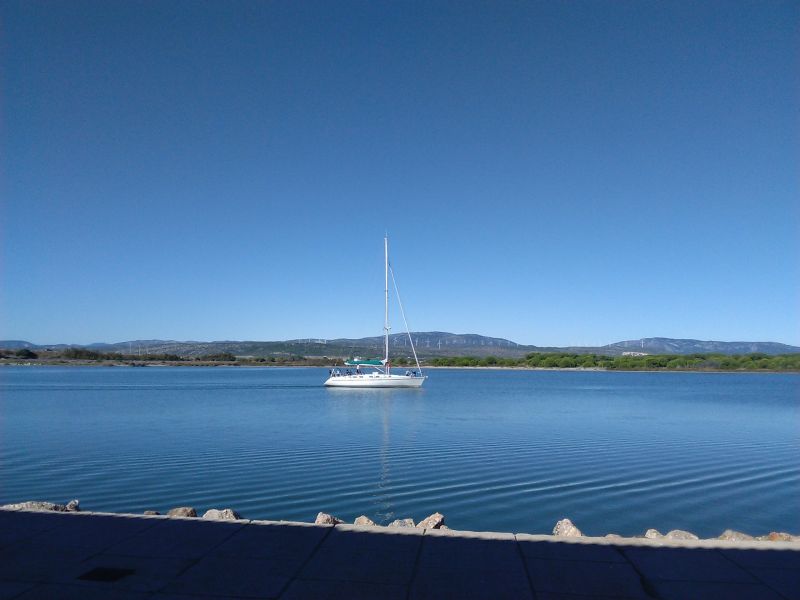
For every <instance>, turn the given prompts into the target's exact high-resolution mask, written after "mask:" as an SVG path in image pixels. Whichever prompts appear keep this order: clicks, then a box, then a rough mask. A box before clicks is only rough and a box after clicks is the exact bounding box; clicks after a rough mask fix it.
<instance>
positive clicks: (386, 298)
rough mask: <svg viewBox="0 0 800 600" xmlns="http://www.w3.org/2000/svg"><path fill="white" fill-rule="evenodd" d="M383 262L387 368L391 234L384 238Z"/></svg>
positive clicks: (387, 367) (387, 363)
mask: <svg viewBox="0 0 800 600" xmlns="http://www.w3.org/2000/svg"><path fill="white" fill-rule="evenodd" d="M383 263H384V285H383V296H384V301H385V302H384V319H383V333H384V351H385V352H384V359H385V360H386V369H387V372H388V369H389V236H385V237H384V238H383Z"/></svg>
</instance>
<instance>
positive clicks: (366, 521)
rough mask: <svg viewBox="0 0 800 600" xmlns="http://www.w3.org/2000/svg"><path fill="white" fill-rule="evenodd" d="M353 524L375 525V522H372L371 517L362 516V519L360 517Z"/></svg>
mask: <svg viewBox="0 0 800 600" xmlns="http://www.w3.org/2000/svg"><path fill="white" fill-rule="evenodd" d="M353 524H354V525H375V521H373V520H372V519H370V518H369V517H365V516H364V515H361V516H360V517H358V518H357V519H356V520H355V521H354V523H353Z"/></svg>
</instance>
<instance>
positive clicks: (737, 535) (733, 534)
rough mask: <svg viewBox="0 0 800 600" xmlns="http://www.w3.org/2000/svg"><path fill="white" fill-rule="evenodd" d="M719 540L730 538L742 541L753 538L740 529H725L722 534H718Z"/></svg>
mask: <svg viewBox="0 0 800 600" xmlns="http://www.w3.org/2000/svg"><path fill="white" fill-rule="evenodd" d="M719 539H721V540H732V541H734V542H744V541H749V540H753V539H755V538H754V537H753V536H752V535H747V534H746V533H742V532H741V531H734V530H733V529H726V530H725V531H723V532H722V535H721V536H719Z"/></svg>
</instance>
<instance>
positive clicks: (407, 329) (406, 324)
mask: <svg viewBox="0 0 800 600" xmlns="http://www.w3.org/2000/svg"><path fill="white" fill-rule="evenodd" d="M389 273H391V274H392V284H393V285H394V293H395V295H396V296H397V304H398V305H399V306H400V314H401V315H403V324H404V325H405V326H406V334H408V341H409V342H411V352H412V353H413V354H414V362H416V363H417V369H419V374H420V375H422V367H421V366H420V364H419V359H418V358H417V351H416V349H415V348H414V340H412V339H411V330H410V329H409V328H408V321H406V311H404V310H403V301H402V300H400V290H398V289H397V280H396V279H395V278H394V269H393V268H392V263H389Z"/></svg>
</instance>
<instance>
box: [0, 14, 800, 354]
mask: <svg viewBox="0 0 800 600" xmlns="http://www.w3.org/2000/svg"><path fill="white" fill-rule="evenodd" d="M0 19H1V20H0V44H1V46H0V56H1V58H0V60H1V61H2V65H1V66H2V73H1V74H0V76H1V77H2V80H1V82H0V83H1V84H2V87H1V88H0V89H2V95H1V97H0V100H1V104H0V110H1V111H2V114H1V115H0V119H1V120H0V126H1V127H2V129H0V149H1V150H2V174H1V175H0V177H2V187H0V193H1V194H2V207H1V208H0V211H1V212H0V217H2V222H1V224H0V235H1V236H2V246H1V248H2V254H1V258H0V269H1V270H0V284H1V286H0V289H1V291H0V311H1V314H0V339H25V340H29V341H33V342H36V343H56V342H65V343H90V342H95V341H109V342H111V341H121V340H127V339H138V338H162V339H178V340H219V339H250V340H273V339H286V338H303V337H326V338H333V337H360V336H366V335H378V334H380V333H381V327H382V322H383V304H382V302H383V300H382V296H383V264H382V263H383V248H382V243H383V241H382V237H383V235H384V232H385V231H388V232H389V236H390V249H391V251H392V258H393V264H394V266H395V270H396V273H397V276H398V283H399V284H400V290H401V292H402V294H403V302H404V304H405V305H406V309H407V312H408V317H409V321H410V325H411V327H412V329H415V330H441V331H452V332H457V333H481V334H484V335H491V336H500V337H506V338H509V339H512V340H514V341H517V342H520V343H528V344H537V345H568V344H592V345H594V344H605V343H610V342H614V341H618V340H622V339H636V338H640V337H648V336H666V337H692V338H700V339H717V340H752V341H768V340H769V341H780V342H785V343H792V344H800V265H799V261H798V259H799V258H800V202H799V201H798V199H800V183H799V180H798V168H799V165H800V144H799V143H798V142H799V140H800V132H799V131H798V127H799V121H798V107H799V106H800V103H799V102H798V90H800V75H799V74H800V68H798V67H799V66H800V64H798V55H799V54H800V52H799V49H800V43H799V41H800V34H799V33H798V31H799V27H800V26H799V25H798V24H800V4H799V3H797V2H793V1H785V2H782V1H769V0H754V1H748V2H736V1H733V0H726V1H724V2H713V1H711V2H699V3H698V2H689V1H684V2H680V1H678V2H642V1H640V0H634V1H627V2H626V1H614V2H612V1H608V2H599V1H578V2H495V1H487V2H435V1H434V2H430V1H426V2H375V1H373V0H368V1H366V0H365V1H364V2H344V1H343V2H338V1H337V2H330V1H327V0H326V1H322V2H309V1H291V2H290V1H284V2H280V1H274V2H265V1H264V2H203V1H195V0H192V1H189V2H177V1H170V2H145V1H129V2H126V1H122V0H120V1H115V2H108V1H106V0H102V1H98V2H85V1H81V0H71V1H69V2H61V1H53V2H41V1H35V0H25V1H14V0H5V1H4V2H2V4H0ZM393 324H394V327H395V331H400V330H402V321H401V320H400V319H399V316H396V317H395V318H394V320H393Z"/></svg>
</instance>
